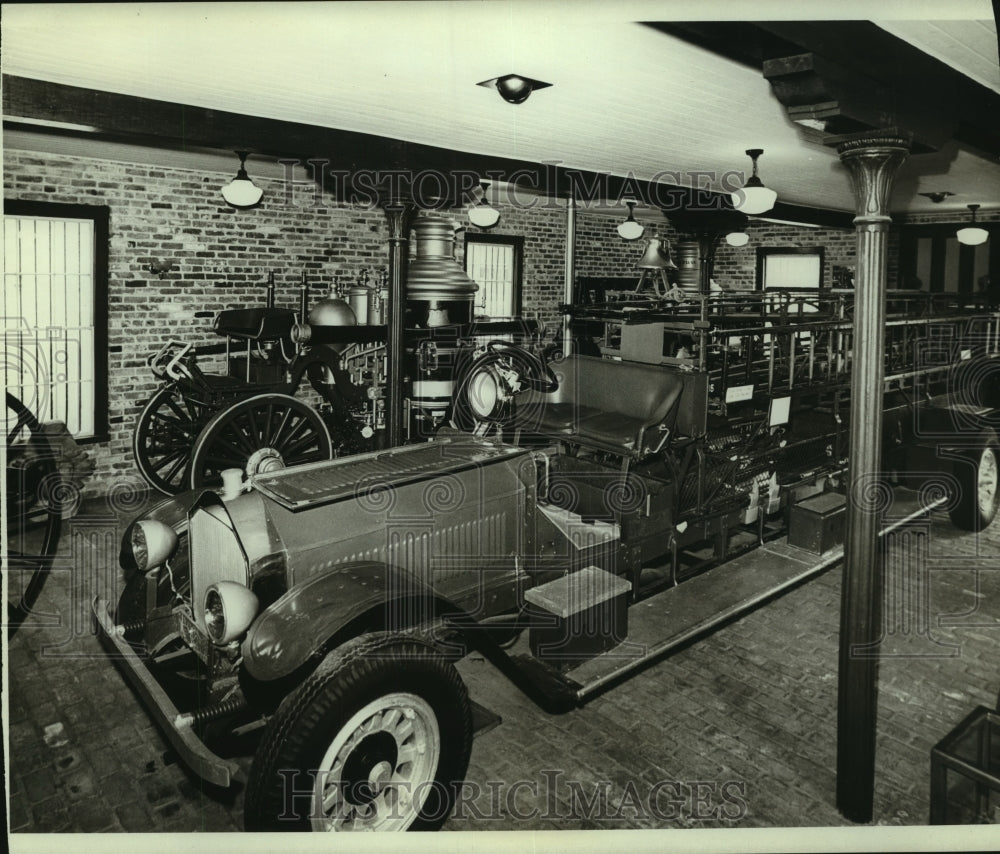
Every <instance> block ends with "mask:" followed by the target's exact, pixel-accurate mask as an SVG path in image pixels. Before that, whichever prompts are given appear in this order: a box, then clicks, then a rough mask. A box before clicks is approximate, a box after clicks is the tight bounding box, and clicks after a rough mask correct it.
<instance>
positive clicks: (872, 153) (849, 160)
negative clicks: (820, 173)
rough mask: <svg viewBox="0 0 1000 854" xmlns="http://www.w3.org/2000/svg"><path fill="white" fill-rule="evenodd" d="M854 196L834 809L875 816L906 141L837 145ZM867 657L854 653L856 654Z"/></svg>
mask: <svg viewBox="0 0 1000 854" xmlns="http://www.w3.org/2000/svg"><path fill="white" fill-rule="evenodd" d="M837 151H838V153H839V154H840V159H841V161H842V162H843V164H844V165H845V166H846V167H847V170H848V172H849V173H850V176H851V184H852V187H853V190H854V200H855V209H856V211H857V216H855V218H854V225H855V230H856V233H857V276H856V279H855V295H854V342H853V351H854V352H853V366H852V369H851V414H850V444H849V450H848V453H849V454H850V459H849V466H848V486H849V487H850V491H849V493H848V502H847V533H846V542H845V545H844V578H843V587H842V591H841V610H840V673H839V694H838V702H837V808H838V809H839V810H840V811H841V813H843V815H844V816H845V817H846V818H848V819H850V820H851V821H856V822H867V821H871V819H872V806H873V798H874V790H875V729H876V709H877V701H878V693H877V692H878V656H877V654H875V653H873V652H872V650H873V649H875V648H876V647H875V644H876V643H877V641H878V639H879V635H880V631H881V615H882V608H881V605H882V602H881V597H882V584H881V571H882V567H881V560H880V550H879V543H878V532H879V527H880V519H879V512H878V511H877V510H876V509H875V505H877V504H878V500H877V499H875V500H873V492H877V491H878V486H877V482H878V481H877V478H878V473H879V471H880V470H881V456H882V448H881V442H882V406H883V392H882V383H883V375H884V370H883V365H882V359H883V350H884V342H885V286H886V240H887V231H888V228H889V222H890V218H889V215H888V210H889V196H890V194H891V191H892V184H893V180H894V179H895V176H896V170H897V169H898V168H899V167H900V165H901V164H902V163H903V161H904V160H905V159H906V155H907V153H908V151H909V140H908V139H905V138H903V137H902V135H900V134H898V133H893V134H885V135H882V134H878V133H871V134H866V135H864V136H861V137H857V138H854V139H847V140H843V141H841V142H840V144H839V145H838V147H837ZM856 649H858V650H861V651H860V652H859V653H857V654H855V653H854V650H856Z"/></svg>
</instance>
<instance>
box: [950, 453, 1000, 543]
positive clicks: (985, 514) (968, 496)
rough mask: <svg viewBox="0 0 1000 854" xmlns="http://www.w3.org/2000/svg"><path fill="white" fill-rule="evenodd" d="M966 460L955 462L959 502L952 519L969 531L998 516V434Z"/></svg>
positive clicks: (952, 510) (951, 512) (975, 529)
mask: <svg viewBox="0 0 1000 854" xmlns="http://www.w3.org/2000/svg"><path fill="white" fill-rule="evenodd" d="M992 439H993V440H992V441H989V440H988V441H987V442H986V443H985V444H984V446H983V447H981V448H979V449H978V450H976V451H975V452H974V453H972V454H971V455H970V456H969V457H968V458H967V459H964V460H959V461H957V462H956V463H955V468H954V475H955V479H956V481H957V487H956V488H957V491H958V495H957V496H956V501H955V503H954V505H953V507H952V509H951V511H950V516H951V521H952V522H953V523H954V524H955V525H956V526H957V527H959V528H962V529H964V530H966V531H982V530H983V529H985V528H987V527H988V526H989V524H990V523H991V522H992V521H993V519H994V518H995V517H996V515H997V509H998V507H1000V490H998V470H1000V465H998V451H997V444H996V441H995V435H994V436H993V437H992Z"/></svg>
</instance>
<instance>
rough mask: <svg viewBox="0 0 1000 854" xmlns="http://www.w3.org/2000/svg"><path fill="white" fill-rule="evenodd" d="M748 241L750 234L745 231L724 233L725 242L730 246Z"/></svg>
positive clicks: (740, 244) (741, 244) (744, 243)
mask: <svg viewBox="0 0 1000 854" xmlns="http://www.w3.org/2000/svg"><path fill="white" fill-rule="evenodd" d="M749 242H750V235H749V234H747V233H746V232H745V231H730V232H729V234H727V235H726V243H728V244H729V245H730V246H746V245H747V244H748V243H749Z"/></svg>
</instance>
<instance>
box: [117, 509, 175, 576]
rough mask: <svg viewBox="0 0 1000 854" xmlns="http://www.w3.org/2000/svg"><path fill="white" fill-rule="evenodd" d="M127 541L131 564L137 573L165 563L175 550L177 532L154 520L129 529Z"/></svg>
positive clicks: (144, 520) (146, 520) (138, 523)
mask: <svg viewBox="0 0 1000 854" xmlns="http://www.w3.org/2000/svg"><path fill="white" fill-rule="evenodd" d="M128 541H129V549H130V551H131V556H132V563H133V564H134V565H135V568H136V569H138V570H139V572H146V571H147V570H150V569H153V568H154V567H157V566H160V565H162V564H164V563H166V562H167V561H168V560H170V558H171V556H172V555H173V553H174V552H175V551H176V550H177V532H176V531H175V530H174V529H173V528H171V527H170V526H169V525H165V524H164V523H163V522H157V521H156V520H155V519H143V520H142V521H141V522H136V523H135V524H133V525H132V526H131V528H129V532H128Z"/></svg>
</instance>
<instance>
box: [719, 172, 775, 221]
mask: <svg viewBox="0 0 1000 854" xmlns="http://www.w3.org/2000/svg"><path fill="white" fill-rule="evenodd" d="M751 180H753V179H751ZM731 198H732V201H733V207H734V208H736V210H738V211H742V212H743V213H745V214H762V213H765V212H767V211H769V210H771V208H773V207H774V203H775V202H776V201H777V200H778V194H777V193H776V192H775V191H774V190H769V189H768V188H767V187H764V186H759V187H755V186H751V185H750V182H749V181H748V182H747V186H745V187H743V188H741V189H739V190H735V191H733V193H732V196H731Z"/></svg>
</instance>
